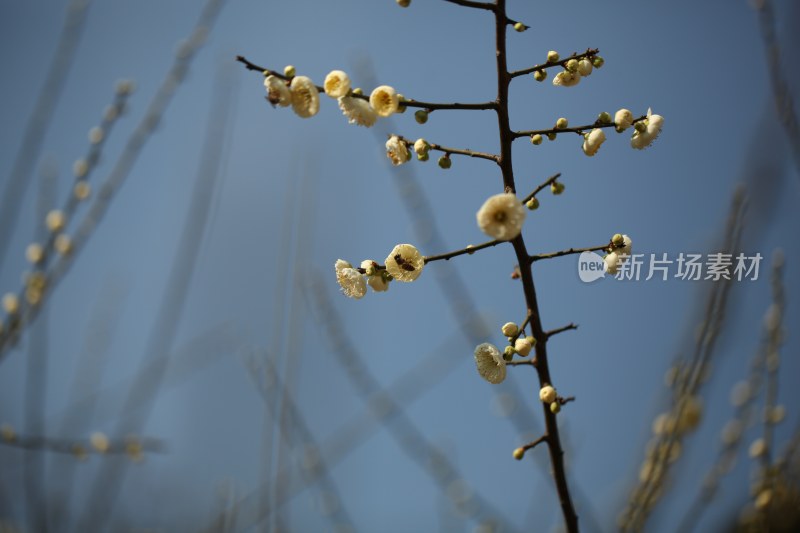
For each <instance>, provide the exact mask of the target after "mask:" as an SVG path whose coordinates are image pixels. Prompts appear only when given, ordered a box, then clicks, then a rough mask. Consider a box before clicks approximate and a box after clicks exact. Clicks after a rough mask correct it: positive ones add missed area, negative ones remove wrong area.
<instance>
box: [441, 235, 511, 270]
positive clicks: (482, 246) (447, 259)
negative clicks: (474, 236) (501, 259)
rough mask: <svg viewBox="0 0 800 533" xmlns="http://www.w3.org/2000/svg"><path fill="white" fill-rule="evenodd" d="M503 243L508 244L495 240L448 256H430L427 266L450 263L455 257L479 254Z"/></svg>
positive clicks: (450, 253) (449, 253) (447, 254)
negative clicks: (436, 263) (434, 262)
mask: <svg viewBox="0 0 800 533" xmlns="http://www.w3.org/2000/svg"><path fill="white" fill-rule="evenodd" d="M501 242H506V241H498V240H494V241H489V242H485V243H483V244H478V245H476V246H471V245H470V246H467V247H466V248H463V249H461V250H456V251H455V252H447V253H446V254H439V255H430V256H427V257H426V258H425V264H428V263H432V262H433V261H442V260H444V261H449V260H450V259H451V258H453V257H458V256H459V255H464V254H472V253H474V252H477V251H478V250H483V249H484V248H490V247H492V246H497V245H498V244H500V243H501Z"/></svg>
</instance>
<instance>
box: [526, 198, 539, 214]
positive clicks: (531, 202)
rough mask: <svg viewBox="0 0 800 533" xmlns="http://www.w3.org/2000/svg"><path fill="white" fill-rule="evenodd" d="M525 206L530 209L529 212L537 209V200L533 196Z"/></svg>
mask: <svg viewBox="0 0 800 533" xmlns="http://www.w3.org/2000/svg"><path fill="white" fill-rule="evenodd" d="M525 205H526V206H528V209H530V210H531V211H533V210H535V209H539V200H538V199H537V198H536V197H535V196H534V197H533V198H531V199H530V200H528V203H527V204H525Z"/></svg>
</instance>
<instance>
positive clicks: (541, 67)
mask: <svg viewBox="0 0 800 533" xmlns="http://www.w3.org/2000/svg"><path fill="white" fill-rule="evenodd" d="M599 51H600V50H598V49H596V48H589V49H587V50H586V51H585V52H583V53H582V54H572V55H571V56H569V57H565V58H564V59H561V60H559V61H556V62H554V63H542V64H541V65H534V66H532V67H529V68H524V69H522V70H515V71H514V72H511V73H510V74H509V76H511V77H512V78H516V77H517V76H524V75H525V74H530V73H531V72H535V71H537V70H545V69H548V68H553V67H564V66H565V65H566V64H567V61H569V60H570V59H578V60H580V59H583V58H584V57H588V58H590V59H591V58H593V57H594V56H595V55H596V54H597V53H598V52H599Z"/></svg>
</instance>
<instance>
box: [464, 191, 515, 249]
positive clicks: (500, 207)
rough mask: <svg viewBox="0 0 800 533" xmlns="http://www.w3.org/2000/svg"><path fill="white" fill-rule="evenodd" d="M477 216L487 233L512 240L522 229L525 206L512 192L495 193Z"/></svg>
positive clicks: (496, 237)
mask: <svg viewBox="0 0 800 533" xmlns="http://www.w3.org/2000/svg"><path fill="white" fill-rule="evenodd" d="M476 218H477V219H478V227H480V228H481V230H482V231H483V232H484V233H485V234H487V235H489V236H490V237H494V238H495V239H500V240H503V241H510V240H511V239H513V238H514V237H516V236H517V235H519V232H520V231H522V224H523V222H525V208H524V207H523V205H522V203H521V202H520V201H519V200H518V199H517V197H516V196H515V195H514V194H512V193H501V194H495V195H494V196H491V197H489V199H487V200H486V201H485V202H484V203H483V205H482V206H481V208H480V209H479V210H478V213H477V215H476Z"/></svg>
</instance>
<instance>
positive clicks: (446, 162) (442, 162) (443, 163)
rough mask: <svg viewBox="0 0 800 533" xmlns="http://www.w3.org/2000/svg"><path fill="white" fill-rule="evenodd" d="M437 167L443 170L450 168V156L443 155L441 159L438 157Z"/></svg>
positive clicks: (451, 163) (451, 164)
mask: <svg viewBox="0 0 800 533" xmlns="http://www.w3.org/2000/svg"><path fill="white" fill-rule="evenodd" d="M439 166H440V167H441V168H444V169H448V168H450V167H451V166H453V162H452V161H450V156H448V155H443V156H442V157H440V158H439Z"/></svg>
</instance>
